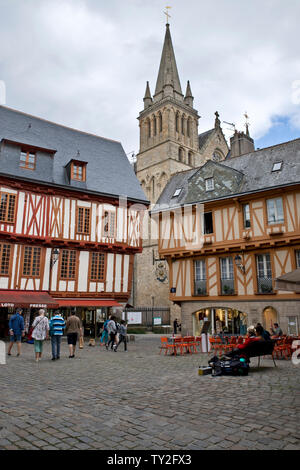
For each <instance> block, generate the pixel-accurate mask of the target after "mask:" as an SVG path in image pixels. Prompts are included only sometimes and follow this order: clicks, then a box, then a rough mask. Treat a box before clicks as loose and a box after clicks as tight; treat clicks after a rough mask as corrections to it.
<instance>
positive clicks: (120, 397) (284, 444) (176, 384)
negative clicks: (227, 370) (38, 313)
mask: <svg viewBox="0 0 300 470" xmlns="http://www.w3.org/2000/svg"><path fill="white" fill-rule="evenodd" d="M159 344H160V338H159V337H158V336H156V335H144V336H143V335H140V336H139V337H136V341H135V343H129V348H128V349H129V351H128V352H127V353H125V352H124V351H123V345H121V347H120V350H119V351H118V352H117V353H114V352H112V351H106V349H105V348H103V347H101V348H100V347H99V345H97V346H96V347H89V346H87V344H86V345H85V347H84V349H83V350H78V351H77V356H76V357H75V358H74V359H69V358H68V349H67V344H66V342H65V341H63V344H62V354H61V359H60V360H59V361H51V354H50V344H49V342H48V343H47V344H45V346H44V357H43V359H42V360H41V362H40V363H36V362H35V361H34V357H33V356H34V352H33V346H32V345H29V344H23V345H22V355H21V356H20V357H16V353H17V351H16V349H15V348H16V346H14V349H13V352H12V353H13V355H12V356H11V357H7V364H6V365H0V377H1V390H0V398H1V401H0V449H2V450H3V449H109V450H113V449H116V450H127V449H129V450H130V449H137V450H138V449H145V450H187V449H188V450H200V449H295V450H299V449H300V428H299V422H300V420H299V376H300V365H299V366H295V365H293V364H292V363H291V361H283V360H281V361H277V365H278V367H277V368H274V366H273V362H272V360H269V359H263V360H262V362H261V367H260V369H258V368H257V367H255V366H256V364H257V362H256V359H255V360H254V362H253V364H252V366H253V367H251V372H250V374H249V376H248V377H216V378H213V377H211V376H199V375H198V366H199V365H207V355H205V354H194V355H186V356H183V357H174V356H164V355H163V354H162V355H161V356H160V355H159Z"/></svg>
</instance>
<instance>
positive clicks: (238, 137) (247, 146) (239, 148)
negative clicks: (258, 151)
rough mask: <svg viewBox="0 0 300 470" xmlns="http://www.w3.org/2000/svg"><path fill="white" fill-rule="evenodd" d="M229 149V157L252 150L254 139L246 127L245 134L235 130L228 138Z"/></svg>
mask: <svg viewBox="0 0 300 470" xmlns="http://www.w3.org/2000/svg"><path fill="white" fill-rule="evenodd" d="M230 150H231V155H230V157H231V158H233V157H239V156H240V155H244V154H245V153H251V152H254V150H255V148H254V140H253V139H251V137H250V135H249V130H248V129H247V133H246V134H245V133H244V132H238V131H235V133H234V135H233V136H232V137H231V139H230Z"/></svg>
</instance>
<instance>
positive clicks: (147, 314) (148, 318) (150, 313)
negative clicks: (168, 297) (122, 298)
mask: <svg viewBox="0 0 300 470" xmlns="http://www.w3.org/2000/svg"><path fill="white" fill-rule="evenodd" d="M124 312H125V319H126V320H127V318H128V316H127V314H128V313H130V312H141V314H142V323H140V324H139V325H138V324H137V325H136V326H145V327H147V328H152V326H155V325H154V318H160V319H161V323H160V324H157V326H160V325H170V309H169V308H168V307H136V308H125V310H124Z"/></svg>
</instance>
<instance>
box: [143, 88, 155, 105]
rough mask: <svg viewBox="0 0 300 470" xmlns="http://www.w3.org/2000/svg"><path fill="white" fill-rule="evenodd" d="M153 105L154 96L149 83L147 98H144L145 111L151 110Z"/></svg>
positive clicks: (146, 92)
mask: <svg viewBox="0 0 300 470" xmlns="http://www.w3.org/2000/svg"><path fill="white" fill-rule="evenodd" d="M152 103H153V100H152V96H151V93H150V86H149V82H147V85H146V91H145V96H144V109H146V108H149V106H151V105H152Z"/></svg>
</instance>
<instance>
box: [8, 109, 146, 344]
mask: <svg viewBox="0 0 300 470" xmlns="http://www.w3.org/2000/svg"><path fill="white" fill-rule="evenodd" d="M0 117H1V118H3V119H1V120H0V122H5V119H6V120H7V121H10V123H11V125H12V123H13V124H14V125H15V127H16V131H15V132H16V134H17V133H18V129H19V127H20V128H22V127H24V126H26V125H29V123H30V124H31V126H30V129H31V128H35V129H37V128H38V129H39V134H40V137H39V139H41V138H42V137H41V136H43V135H44V139H45V142H42V143H41V142H36V143H35V142H34V139H35V138H36V137H35V134H33V135H32V136H31V139H32V147H31V146H30V145H29V144H28V142H26V141H25V142H24V145H22V142H20V138H19V137H18V138H13V136H7V135H6V132H7V131H6V128H5V126H4V128H3V129H2V128H1V125H0V140H1V137H2V141H1V147H0V165H1V166H0V329H1V331H0V334H2V336H3V335H4V334H5V321H6V320H7V317H5V315H6V314H7V313H8V309H9V313H11V312H12V311H13V309H14V308H15V307H17V306H22V307H23V308H25V310H26V312H28V311H29V310H30V307H29V305H30V299H29V297H28V303H27V304H26V302H24V299H23V298H22V299H23V300H22V302H21V300H20V299H21V297H20V292H25V291H26V292H28V293H34V299H35V301H34V302H32V304H34V305H43V306H45V307H47V306H49V305H51V308H54V307H59V306H60V307H62V308H63V309H64V311H65V313H67V312H68V311H70V310H71V309H77V313H78V314H80V315H82V319H83V321H84V319H85V314H87V315H86V316H87V317H88V318H89V319H91V318H92V322H91V323H93V325H95V323H96V320H97V318H98V320H100V319H101V318H102V319H103V318H104V314H105V313H107V308H109V307H122V306H124V305H126V303H127V301H128V299H129V297H130V295H131V284H132V267H133V259H134V256H135V254H136V253H139V252H141V249H142V245H141V222H142V211H141V204H145V203H147V200H146V198H145V196H144V195H143V192H142V190H141V189H140V185H139V183H138V180H137V179H136V177H135V175H134V173H133V171H132V169H131V166H130V164H129V162H128V160H127V157H126V155H125V153H124V151H123V149H122V147H121V145H120V144H119V143H117V142H114V141H109V140H108V139H103V138H100V137H96V136H92V135H89V134H84V133H81V132H79V131H74V130H73V129H67V128H64V127H63V126H59V125H56V124H55V125H54V124H52V123H48V122H47V121H43V120H41V119H39V118H35V117H33V116H29V115H24V114H22V113H19V112H17V111H13V110H10V109H8V108H4V107H0ZM53 128H54V131H53ZM50 131H51V132H52V135H51V138H49V135H48V134H49V132H50ZM70 135H71V136H72V138H73V140H75V142H74V148H73V149H72V148H71V149H70ZM64 138H65V141H64ZM26 139H28V137H26ZM26 139H25V140H26ZM49 141H51V147H52V146H53V148H56V149H57V150H55V151H54V150H49V151H47V145H48V146H49ZM46 142H47V145H46ZM24 147H26V149H27V152H26V154H25V153H24ZM75 147H76V150H75ZM36 149H38V150H36ZM78 149H80V150H78ZM31 155H34V156H35V159H34V160H33V158H32V157H31ZM72 155H75V156H76V159H73V158H71V157H72ZM33 163H34V164H33ZM99 163H100V166H99ZM114 167H115V168H114ZM116 167H118V168H119V170H120V172H121V174H122V178H120V179H122V181H120V180H119V177H118V173H117V171H116ZM28 169H30V170H31V171H27V170H28ZM124 180H125V181H124ZM145 208H146V207H145ZM45 294H47V295H48V297H47V299H48V301H47V302H46V304H45V298H46V297H45ZM32 295H33V294H32ZM39 295H40V298H41V299H44V301H42V300H41V302H40V303H39V302H38V300H37V299H38V297H39ZM14 298H15V301H13V299H14ZM96 314H97V315H96Z"/></svg>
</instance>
